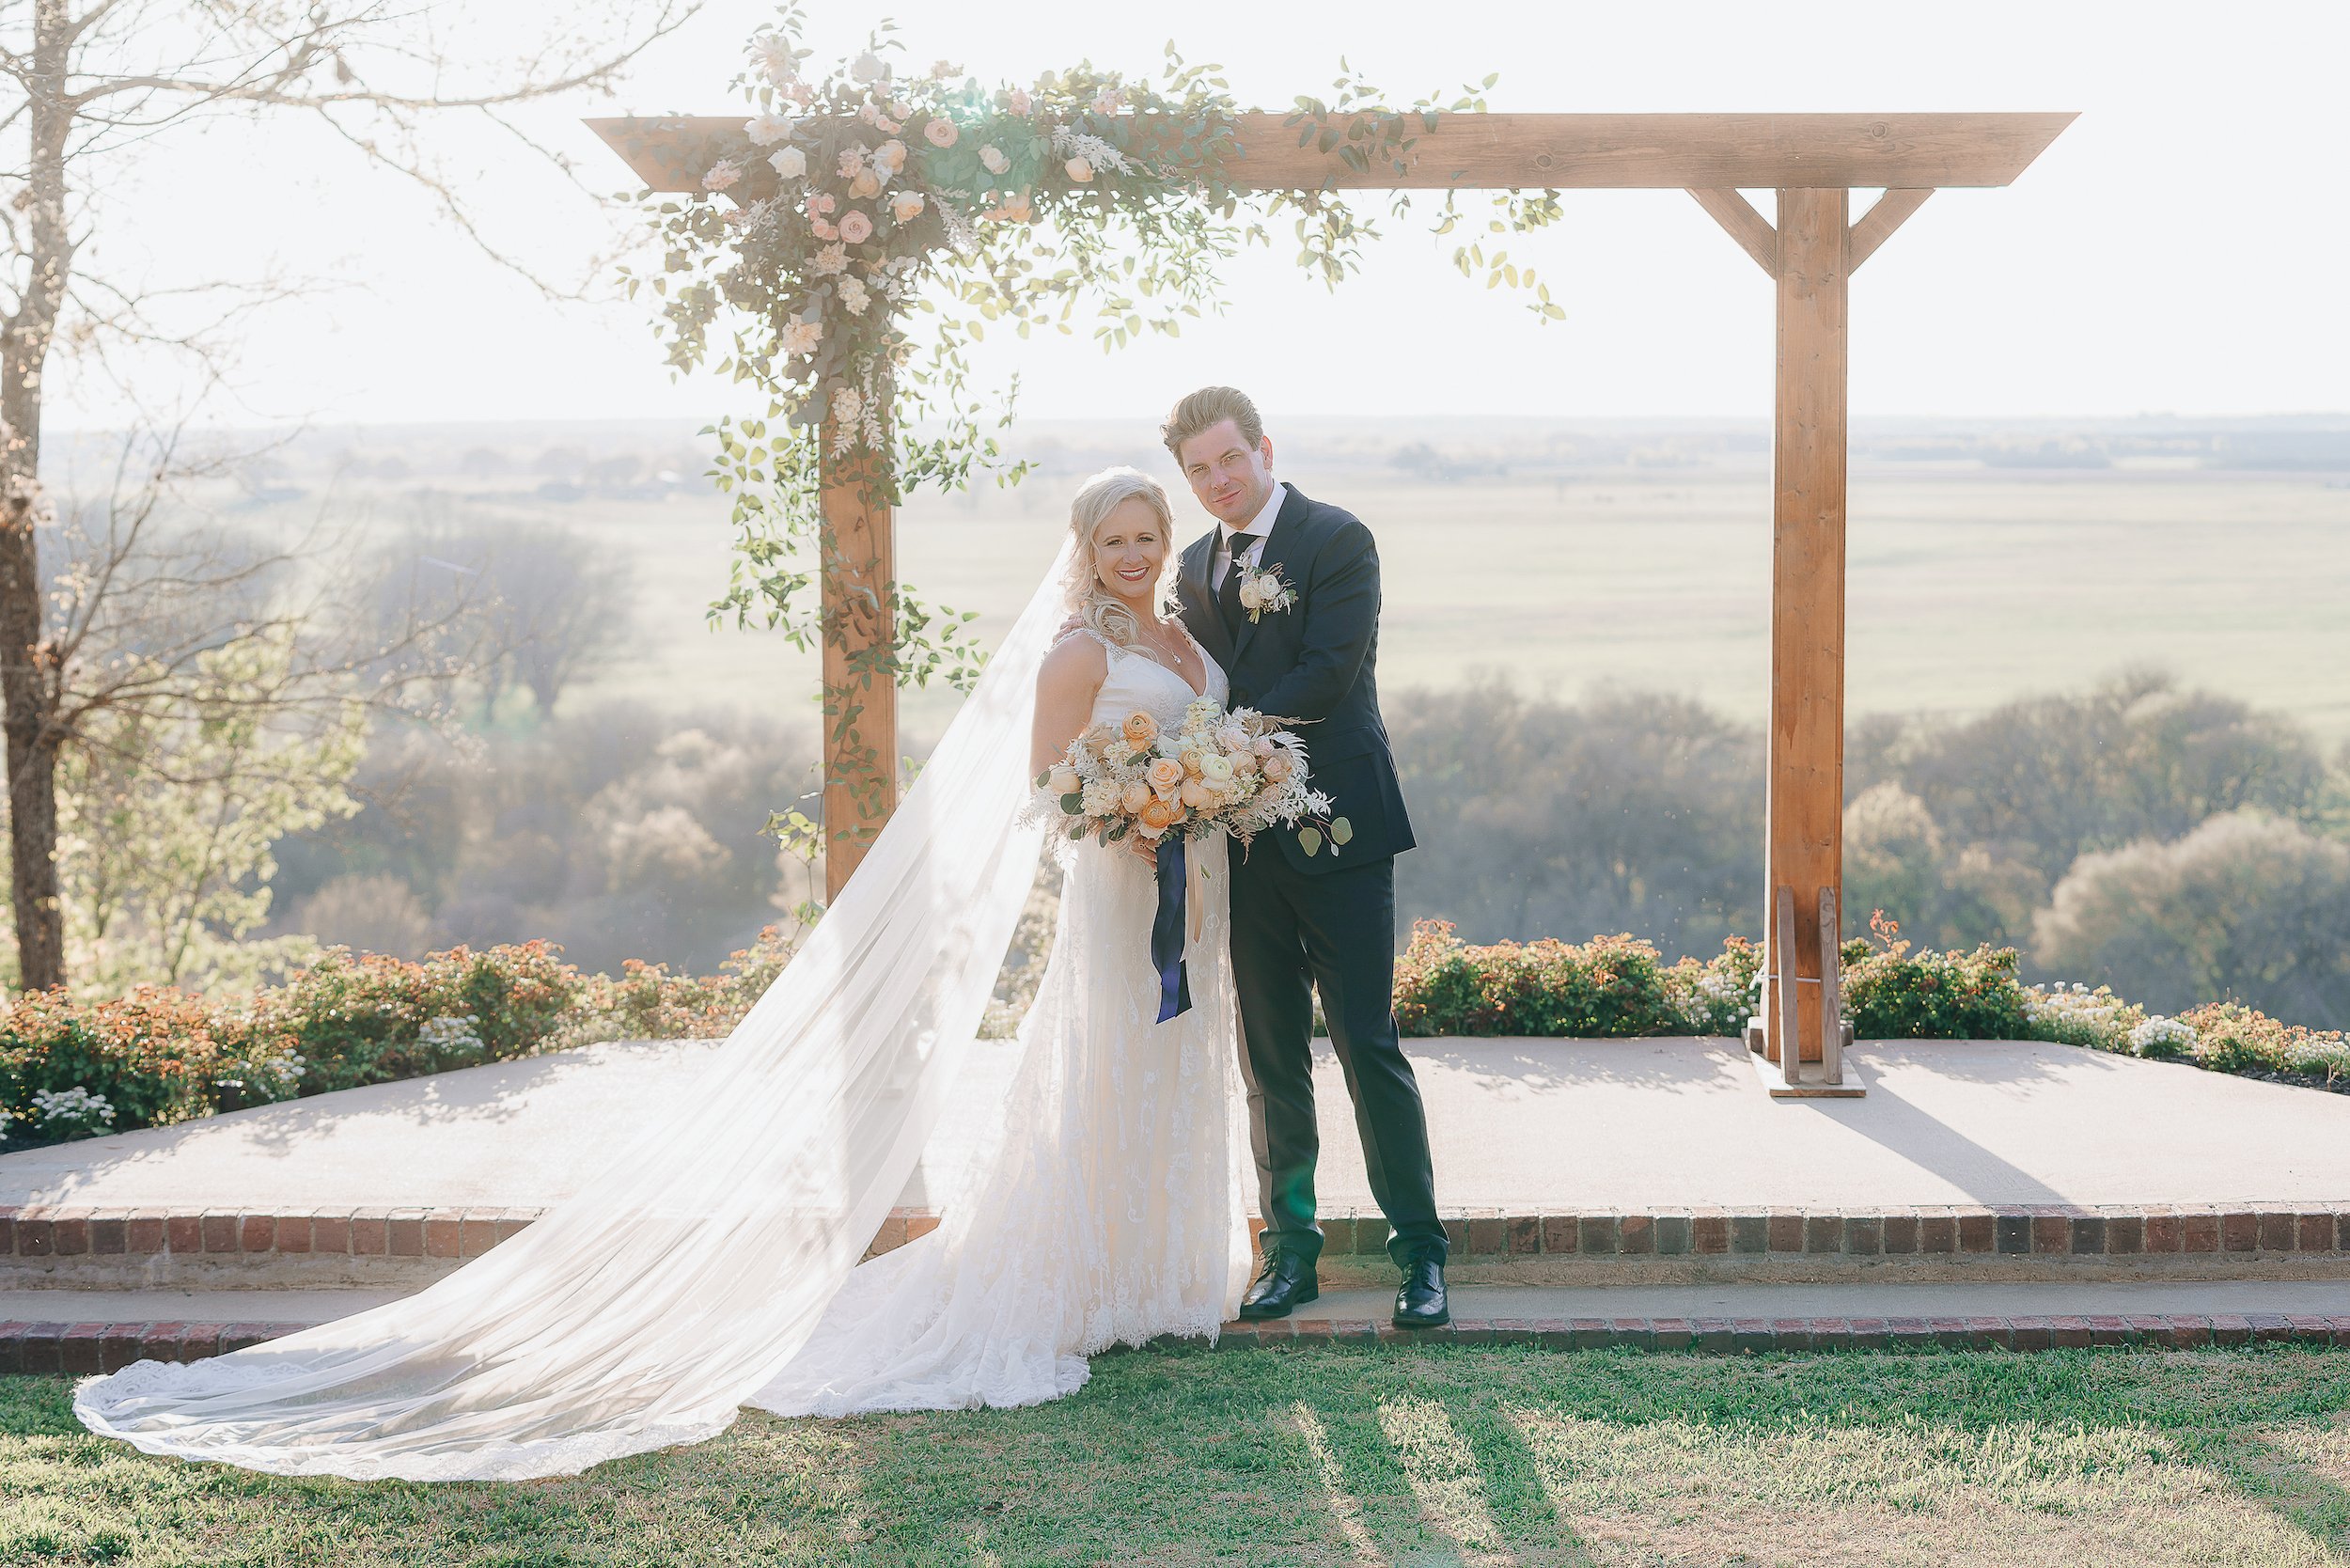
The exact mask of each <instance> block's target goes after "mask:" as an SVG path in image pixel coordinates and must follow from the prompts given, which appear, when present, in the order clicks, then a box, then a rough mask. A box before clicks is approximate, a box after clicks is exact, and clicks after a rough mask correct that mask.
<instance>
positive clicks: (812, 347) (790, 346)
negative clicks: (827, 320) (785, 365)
mask: <svg viewBox="0 0 2350 1568" xmlns="http://www.w3.org/2000/svg"><path fill="white" fill-rule="evenodd" d="M823 340H824V323H823V322H822V321H790V322H787V323H785V325H784V329H783V336H782V338H781V339H780V342H779V344H778V346H779V347H780V348H781V349H782V350H783V352H784V354H785V356H786V357H787V358H791V359H798V358H800V357H801V356H802V355H805V354H811V353H815V352H816V345H817V344H819V343H821V342H823Z"/></svg>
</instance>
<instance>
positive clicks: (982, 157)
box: [979, 142, 1011, 174]
mask: <svg viewBox="0 0 2350 1568" xmlns="http://www.w3.org/2000/svg"><path fill="white" fill-rule="evenodd" d="M979 164H980V165H981V166H982V167H984V168H985V169H986V170H987V172H988V173H990V174H1001V173H1003V172H1004V171H1005V170H1006V169H1008V168H1010V167H1011V159H1009V158H1007V157H1005V156H1004V149H1002V148H1000V147H997V146H996V145H995V143H993V142H990V143H989V144H988V145H987V146H985V147H983V148H981V149H979Z"/></svg>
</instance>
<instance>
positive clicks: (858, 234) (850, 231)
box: [840, 207, 873, 245]
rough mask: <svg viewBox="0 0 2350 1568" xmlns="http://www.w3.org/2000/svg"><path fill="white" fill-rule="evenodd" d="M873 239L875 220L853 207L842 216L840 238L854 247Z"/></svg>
mask: <svg viewBox="0 0 2350 1568" xmlns="http://www.w3.org/2000/svg"><path fill="white" fill-rule="evenodd" d="M872 237H873V220H872V219H870V218H869V217H867V216H866V215H865V214H864V213H863V212H858V211H857V210H856V209H855V208H854V207H852V208H850V209H849V210H848V211H847V212H843V213H841V214H840V238H841V239H842V240H844V241H846V242H847V243H850V244H853V245H861V244H863V243H865V242H866V241H868V240H870V239H871V238H872Z"/></svg>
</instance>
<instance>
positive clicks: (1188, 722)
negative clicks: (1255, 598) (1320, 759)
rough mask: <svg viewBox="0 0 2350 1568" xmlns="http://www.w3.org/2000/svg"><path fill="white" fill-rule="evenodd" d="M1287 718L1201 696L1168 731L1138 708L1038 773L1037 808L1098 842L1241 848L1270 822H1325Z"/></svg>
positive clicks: (1326, 802)
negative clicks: (1220, 841) (1215, 837)
mask: <svg viewBox="0 0 2350 1568" xmlns="http://www.w3.org/2000/svg"><path fill="white" fill-rule="evenodd" d="M1287 722H1288V721H1286V720H1284V719H1279V718H1276V717H1274V716H1272V715H1271V714H1268V713H1258V712H1257V711H1256V710H1254V709H1252V708H1235V709H1232V710H1231V711H1230V712H1227V711H1226V710H1225V709H1224V708H1223V707H1222V705H1220V704H1219V703H1218V702H1217V701H1216V700H1215V698H1212V697H1202V698H1197V699H1195V700H1194V701H1193V702H1192V704H1191V706H1190V707H1188V708H1186V709H1184V710H1183V717H1182V718H1181V719H1180V720H1178V721H1177V723H1176V724H1175V725H1174V726H1173V727H1172V728H1167V727H1165V726H1162V725H1161V724H1160V723H1159V721H1158V720H1157V719H1155V718H1153V717H1152V715H1151V714H1149V713H1139V712H1137V713H1129V714H1127V715H1126V718H1125V722H1124V723H1122V724H1120V725H1119V726H1117V727H1115V728H1113V727H1111V726H1109V725H1106V724H1097V725H1094V726H1093V727H1092V728H1090V729H1087V730H1086V731H1085V732H1084V733H1083V734H1081V735H1079V736H1078V737H1077V738H1076V739H1075V740H1073V741H1072V742H1070V743H1069V749H1068V751H1067V753H1066V754H1065V755H1064V756H1063V757H1062V759H1061V760H1060V761H1059V762H1058V763H1057V764H1055V765H1054V766H1052V767H1050V768H1047V769H1046V770H1045V771H1044V772H1042V773H1041V774H1039V775H1037V778H1036V784H1037V795H1036V800H1035V809H1036V812H1037V813H1038V815H1039V816H1041V817H1042V819H1043V820H1044V821H1046V822H1049V823H1055V824H1057V825H1058V826H1060V827H1062V828H1063V829H1064V830H1065V831H1066V832H1067V834H1068V836H1069V837H1070V838H1072V839H1093V840H1094V841H1095V842H1097V843H1101V844H1113V843H1116V842H1118V841H1119V840H1120V839H1124V838H1125V837H1126V836H1127V835H1128V834H1130V833H1138V834H1140V835H1142V836H1143V837H1144V838H1146V839H1167V838H1169V837H1172V838H1174V839H1191V838H1198V837H1199V835H1201V834H1204V833H1209V832H1213V831H1214V830H1216V829H1218V828H1221V829H1222V830H1223V831H1225V832H1227V833H1229V834H1230V835H1231V836H1232V837H1233V838H1235V839H1239V840H1241V842H1242V843H1244V844H1246V843H1247V842H1248V841H1249V840H1250V839H1254V838H1255V837H1256V836H1257V835H1258V834H1260V833H1261V832H1263V831H1264V830H1265V829H1266V828H1268V827H1272V826H1275V825H1276V824H1279V825H1282V826H1294V825H1295V824H1296V823H1299V822H1300V821H1302V820H1304V819H1306V818H1308V817H1317V818H1318V817H1326V816H1327V815H1328V814H1329V811H1330V797H1329V796H1328V795H1326V794H1324V793H1323V792H1321V791H1319V790H1314V789H1309V788H1308V786H1307V782H1306V780H1307V776H1308V769H1307V763H1306V743H1305V742H1303V741H1301V740H1299V739H1298V738H1297V735H1296V734H1295V732H1293V731H1292V730H1290V729H1284V728H1283V726H1284V725H1285V724H1286V723H1287Z"/></svg>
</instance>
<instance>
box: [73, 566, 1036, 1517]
mask: <svg viewBox="0 0 2350 1568" xmlns="http://www.w3.org/2000/svg"><path fill="white" fill-rule="evenodd" d="M1065 549H1066V547H1064V552H1065ZM1060 576H1061V568H1060V564H1059V563H1058V562H1057V563H1056V564H1055V566H1054V569H1053V570H1052V571H1050V572H1047V573H1046V574H1045V577H1044V580H1043V583H1042V585H1041V586H1040V587H1039V588H1038V589H1037V592H1036V595H1035V597H1033V598H1032V599H1031V600H1030V601H1029V602H1028V605H1027V608H1026V610H1025V611H1023V612H1022V614H1021V616H1020V618H1019V619H1018V621H1017V622H1016V623H1015V624H1014V625H1013V627H1012V629H1011V634H1010V635H1009V636H1007V637H1006V638H1005V640H1004V643H1003V645H1002V646H1001V647H1000V648H999V649H998V650H997V651H996V652H995V656H994V657H993V658H992V659H991V660H990V661H989V663H988V666H987V669H986V671H985V673H984V674H983V675H982V676H981V677H980V679H979V684H978V686H977V688H976V689H975V690H974V691H973V692H972V694H971V696H970V698H968V699H967V700H966V701H965V702H964V706H963V709H962V711H961V712H960V713H958V714H957V715H956V717H955V719H954V722H953V723H952V724H951V725H950V726H949V727H948V730H947V733H946V736H945V738H944V739H943V740H942V741H941V742H940V743H939V745H938V748H937V750H936V751H935V752H934V753H933V754H932V757H931V759H930V761H929V763H928V764H927V765H926V766H925V767H924V768H923V770H922V774H921V776H920V778H919V779H918V780H917V782H916V784H915V786H914V788H913V789H912V791H910V792H908V794H907V796H906V798H905V801H904V803H903V804H902V805H901V806H900V807H899V808H898V811H897V813H896V814H895V815H894V816H893V817H892V818H891V819H890V822H889V824H888V826H887V827H886V828H885V830H884V831H883V832H882V833H881V835H880V836H879V838H878V839H877V841H876V842H875V843H874V845H873V847H872V849H871V851H870V854H869V855H867V856H866V859H865V862H864V864H863V865H862V866H860V867H859V868H858V870H857V873H856V875H855V876H854V878H853V879H851V881H850V883H849V886H847V887H846V888H845V889H844V890H843V891H842V893H841V896H840V898H839V899H838V901H837V902H835V904H834V906H833V907H832V908H831V909H830V910H828V911H827V912H826V913H825V916H824V917H823V920H822V921H821V922H819V924H818V925H817V927H816V930H815V932H814V933H813V934H812V935H811V936H810V937H809V939H808V941H807V945H806V946H805V947H804V948H803V949H802V950H801V951H800V953H799V954H798V956H797V957H795V958H794V959H793V960H792V961H791V964H789V965H788V966H787V967H786V968H785V970H784V972H783V974H782V975H781V976H780V977H779V978H778V979H777V980H776V983H775V984H774V985H773V986H772V987H770V988H769V990H768V991H767V994H766V995H765V996H762V997H760V1001H759V1004H758V1005H757V1006H756V1007H755V1008H753V1009H752V1010H751V1012H750V1014H749V1015H748V1016H747V1017H745V1018H744V1020H743V1022H742V1023H741V1024H740V1025H739V1026H738V1027H736V1028H735V1030H734V1032H733V1034H732V1035H730V1036H729V1038H728V1040H727V1042H726V1044H725V1045H724V1047H723V1048H721V1049H720V1050H719V1051H718V1052H717V1054H716V1056H715V1058H714V1059H713V1062H712V1064H711V1066H710V1068H709V1069H708V1070H707V1073H706V1075H704V1076H703V1077H702V1078H701V1079H700V1080H699V1082H698V1083H697V1084H696V1085H695V1086H694V1088H693V1090H692V1091H691V1092H688V1093H683V1094H681V1095H680V1096H679V1098H678V1101H677V1103H676V1105H675V1108H674V1109H672V1110H670V1111H669V1112H668V1113H667V1114H666V1117H664V1119H663V1120H661V1121H658V1122H657V1123H656V1124H654V1125H652V1126H651V1127H650V1128H649V1129H648V1130H647V1131H646V1133H645V1134H644V1136H643V1137H640V1138H639V1139H638V1140H637V1141H636V1142H635V1144H634V1145H633V1146H631V1147H628V1148H625V1149H623V1150H620V1151H619V1152H618V1153H617V1157H616V1158H615V1159H614V1160H613V1162H612V1165H611V1168H610V1169H609V1170H607V1171H606V1172H605V1173H604V1174H603V1175H602V1176H601V1177H599V1178H598V1179H597V1180H596V1181H595V1182H594V1183H593V1184H591V1185H590V1186H588V1187H587V1189H585V1190H584V1191H582V1192H580V1193H579V1194H578V1195H577V1196H576V1197H574V1198H572V1199H571V1200H569V1201H567V1202H565V1203H563V1204H561V1205H559V1206H558V1207H556V1209H554V1210H553V1211H552V1212H550V1213H549V1214H548V1215H545V1216H544V1217H543V1218H541V1219H540V1220H539V1221H538V1222H537V1223H536V1224H534V1225H532V1226H531V1227H530V1228H529V1229H528V1230H526V1231H524V1232H523V1233H522V1234H521V1235H519V1236H517V1237H515V1238H514V1239H513V1240H511V1241H509V1242H507V1243H505V1244H504V1245H503V1246H501V1247H498V1248H497V1249H496V1250H495V1251H493V1252H491V1253H489V1254H488V1255H487V1256H485V1257H483V1258H480V1259H479V1260H478V1261H476V1262H472V1263H469V1264H467V1265H466V1266H465V1267H463V1268H462V1269H460V1270H458V1271H457V1272H456V1273H454V1274H452V1275H449V1276H448V1277H446V1278H444V1279H442V1280H441V1281H439V1282H438V1283H436V1284H435V1285H433V1286H432V1287H431V1289H429V1290H427V1291H425V1292H423V1293H422V1294H418V1295H415V1296H412V1297H409V1298H408V1299H406V1300H403V1301H399V1302H395V1303H393V1304H391V1305H389V1306H386V1307H383V1308H379V1309H375V1310H373V1311H368V1312H362V1313H359V1314H357V1315H356V1316H353V1317H349V1318H345V1319H343V1320H341V1321H340V1322H337V1323H330V1324H326V1325H322V1326H321V1327H317V1328H312V1329H308V1330H306V1331H305V1332H303V1333H300V1334H296V1335H294V1336H292V1337H291V1338H289V1339H284V1340H278V1341H273V1342H271V1343H269V1344H265V1345H260V1346H258V1347H256V1348H254V1349H251V1350H244V1351H239V1352H238V1353H236V1354H235V1355H233V1356H222V1357H220V1358H218V1359H216V1360H211V1361H200V1362H196V1363H194V1364H192V1365H186V1366H178V1365H168V1364H164V1363H158V1362H150V1361H142V1362H139V1363H138V1364H136V1365H134V1366H132V1367H128V1368H125V1369H124V1370H123V1371H121V1372H116V1373H114V1374H113V1375H112V1376H108V1377H102V1378H96V1379H92V1380H91V1381H89V1382H86V1383H85V1384H84V1385H83V1386H82V1388H80V1390H79V1391H78V1392H77V1393H76V1395H75V1397H74V1410H75V1413H76V1414H77V1415H79V1416H80V1417H81V1419H82V1420H83V1422H84V1423H85V1424H86V1425H87V1426H88V1427H89V1428H90V1429H91V1430H92V1431H94V1432H99V1433H102V1434H105V1435H109V1436H114V1437H119V1438H121V1439H123V1440H124V1441H125V1442H128V1443H131V1444H133V1445H135V1446H136V1447H138V1448H140V1449H143V1450H147V1451H148V1452H149V1453H168V1454H178V1455H180V1456H183V1457H185V1458H189V1459H212V1460H221V1461H226V1462H227V1463H229V1464H232V1465H238V1466H244V1467H245V1468H248V1469H255V1470H267V1471H274V1472H277V1473H280V1474H289V1475H306V1474H328V1475H339V1476H350V1477H353V1478H360V1479H373V1478H396V1479H403V1480H412V1481H454V1480H481V1479H493V1478H512V1479H520V1478H526V1477H533V1476H549V1475H563V1474H569V1473H572V1472H575V1471H578V1470H583V1469H586V1468H587V1466H591V1465H595V1464H598V1463H600V1462H602V1461H603V1460H606V1459H611V1458H615V1457H618V1456H619V1455H621V1454H628V1453H637V1452H642V1451H644V1450H649V1449H657V1448H664V1447H667V1446H668V1445H670V1444H674V1443H683V1442H691V1441H694V1440H697V1439H699V1438H704V1437H709V1436H711V1435H714V1434H716V1433H718V1432H721V1431H723V1430H725V1428H726V1427H727V1426H728V1425H729V1423H730V1422H731V1421H732V1420H733V1419H734V1417H735V1412H736V1409H737V1407H738V1406H739V1405H740V1404H741V1403H743V1401H744V1399H746V1398H747V1397H748V1396H750V1395H751V1394H753V1393H755V1392H756V1391H757V1390H759V1389H760V1388H762V1387H763V1386H765V1385H766V1384H767V1382H768V1381H769V1380H770V1379H772V1378H773V1377H774V1376H775V1375H776V1373H777V1372H779V1371H781V1370H782V1368H783V1367H784V1366H785V1365H786V1364H787V1363H788V1362H789V1361H790V1360H791V1356H792V1355H793V1353H794V1352H796V1351H797V1350H798V1349H799V1348H800V1346H801V1344H802V1342H803V1341H805V1340H806V1339H807V1335H808V1334H809V1332H810V1331H811V1330H812V1329H813V1328H814V1326H815V1325H816V1323H817V1320H818V1318H819V1316H820V1315H821V1313H822V1310H823V1306H824V1304H825V1302H826V1301H828V1300H829V1299H830V1298H831V1296H832V1295H833V1294H834V1293H835V1292H836V1291H837V1290H838V1287H839V1285H840V1282H841V1281H842V1279H844V1278H846V1277H847V1275H848V1272H849V1270H850V1269H851V1268H852V1267H854V1265H855V1263H856V1261H857V1259H858V1257H859V1256H860V1255H861V1254H862V1253H863V1251H864V1249H865V1247H866V1244H867V1243H868V1242H869V1241H870V1239H871V1237H872V1235H873V1233H874V1231H875V1230H876V1229H878V1227H879V1226H880V1224H881V1222H882V1220H883V1219H884V1218H885V1217H886V1216H887V1215H888V1211H889V1207H890V1205H891V1203H892V1202H893V1201H894V1200H896V1198H897V1197H898V1195H899V1193H900V1192H901V1190H902V1189H903V1187H904V1185H905V1183H906V1180H907V1178H908V1176H909V1175H910V1174H911V1173H912V1170H913V1168H914V1166H915V1162H916V1160H917V1157H918V1155H919V1154H920V1152H921V1151H922V1146H923V1143H924V1141H925V1140H926V1139H927V1138H928V1137H929V1136H930V1134H931V1131H932V1128H933V1126H934V1125H935V1124H936V1121H937V1117H938V1112H939V1109H940V1107H941V1105H942V1103H943V1102H944V1099H945V1097H946V1095H947V1093H948V1090H949V1089H950V1087H951V1085H952V1082H953V1079H954V1076H955V1072H956V1069H957V1067H958V1066H959V1065H960V1059H961V1058H963V1057H964V1056H966V1055H967V1054H968V1052H967V1045H968V1043H969V1042H970V1041H971V1039H972V1038H973V1036H974V1034H975V1033H976V1031H977V1029H978V1027H979V1021H980V1018H981V1016H982V1015H983V1012H984V1010H985V1008H986V1005H987V1001H988V997H989V994H990V992H991V990H992V988H993V986H994V982H995V975H996V971H997V968H998V966H999V964H1001V962H1002V959H1003V956H1004V950H1005V949H1006V947H1007V946H1008V945H1009V943H1010V942H1011V933H1012V928H1013V926H1014V925H1015V924H1016V922H1017V921H1018V918H1019V914H1020V910H1021V907H1022V905H1023V903H1024V902H1025V901H1026V894H1027V890H1028V887H1029V885H1030V881H1031V879H1032V877H1033V876H1034V873H1035V869H1036V863H1037V851H1038V847H1039V842H1040V836H1041V833H1042V829H1040V828H1036V827H1022V826H1019V825H1016V824H1017V822H1018V818H1019V814H1020V808H1021V805H1022V803H1023V802H1024V800H1025V799H1026V792H1027V781H1026V771H1027V752H1028V726H1029V718H1030V713H1031V711H1032V708H1033V704H1034V691H1035V684H1036V674H1037V668H1038V666H1039V664H1040V662H1041V661H1042V656H1043V653H1044V651H1045V649H1046V647H1047V644H1048V641H1049V639H1050V636H1051V634H1052V632H1053V631H1054V629H1055V628H1056V626H1057V625H1058V622H1059V620H1060V619H1061V617H1062V615H1063V614H1064V613H1065V612H1064V609H1063V606H1062V604H1061V601H1060V597H1059V593H1058V585H1059V582H1060ZM950 1201H951V1199H950Z"/></svg>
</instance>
